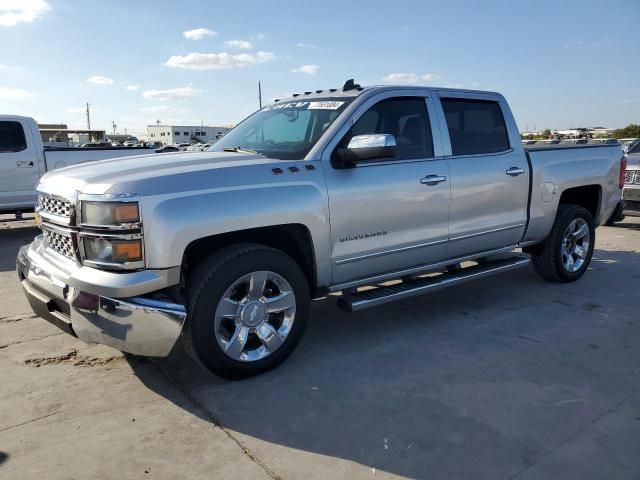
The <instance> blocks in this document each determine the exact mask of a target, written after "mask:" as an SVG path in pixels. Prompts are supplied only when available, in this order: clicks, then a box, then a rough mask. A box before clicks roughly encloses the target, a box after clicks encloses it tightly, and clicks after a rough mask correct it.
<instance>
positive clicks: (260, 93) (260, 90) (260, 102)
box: [258, 80, 262, 108]
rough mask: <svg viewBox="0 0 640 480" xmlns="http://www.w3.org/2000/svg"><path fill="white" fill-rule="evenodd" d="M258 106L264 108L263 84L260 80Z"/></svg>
mask: <svg viewBox="0 0 640 480" xmlns="http://www.w3.org/2000/svg"><path fill="white" fill-rule="evenodd" d="M258 106H259V107H260V108H262V84H261V83H260V80H258Z"/></svg>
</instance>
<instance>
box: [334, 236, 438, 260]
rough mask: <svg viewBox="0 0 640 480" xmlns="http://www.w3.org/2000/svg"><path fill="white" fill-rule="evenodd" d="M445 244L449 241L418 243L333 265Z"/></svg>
mask: <svg viewBox="0 0 640 480" xmlns="http://www.w3.org/2000/svg"><path fill="white" fill-rule="evenodd" d="M447 242H449V240H448V239H444V240H437V241H435V242H427V243H418V244H416V245H409V246H407V247H399V248H392V249H390V250H384V251H382V252H375V253H367V254H366V255H358V256H357V257H349V258H343V259H342V260H336V261H335V264H336V265H344V264H345V263H352V262H357V261H360V260H366V259H369V258H376V257H383V256H385V255H391V254H393V253H400V252H408V251H411V250H416V249H418V248H423V247H432V246H434V245H442V244H443V243H447Z"/></svg>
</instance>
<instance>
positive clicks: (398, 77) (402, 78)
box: [382, 73, 418, 83]
mask: <svg viewBox="0 0 640 480" xmlns="http://www.w3.org/2000/svg"><path fill="white" fill-rule="evenodd" d="M382 80H384V81H385V82H390V83H416V82H417V81H418V75H416V74H415V73H390V74H389V75H387V76H386V77H384V78H383V79H382Z"/></svg>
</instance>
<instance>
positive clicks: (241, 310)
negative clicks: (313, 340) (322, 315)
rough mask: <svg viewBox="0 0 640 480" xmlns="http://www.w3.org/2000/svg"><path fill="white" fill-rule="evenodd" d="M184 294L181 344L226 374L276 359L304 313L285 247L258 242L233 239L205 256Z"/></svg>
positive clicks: (305, 299) (235, 375)
mask: <svg viewBox="0 0 640 480" xmlns="http://www.w3.org/2000/svg"><path fill="white" fill-rule="evenodd" d="M188 296H189V307H188V316H187V324H186V326H185V329H184V331H183V339H184V340H185V342H186V347H187V350H188V351H189V353H190V354H191V355H192V356H194V357H195V359H196V360H198V361H199V362H200V363H201V364H202V365H203V366H204V367H205V368H207V369H208V370H209V371H211V372H212V373H214V374H216V375H218V376H220V377H223V378H227V379H231V380H236V379H241V378H246V377H250V376H253V375H257V374H259V373H262V372H265V371H267V370H270V369H272V368H274V367H276V366H278V365H279V364H280V363H282V362H283V361H284V360H285V359H286V358H287V357H288V356H289V355H290V354H291V353H292V352H293V350H294V348H295V347H296V345H297V344H298V342H299V341H300V339H301V337H302V334H303V333H304V330H305V328H306V323H307V317H308V315H309V301H310V300H309V285H308V283H307V279H306V277H305V275H304V273H303V271H302V269H301V268H300V267H299V266H298V264H297V263H296V262H295V261H294V260H293V259H292V258H291V257H289V256H288V255H286V254H285V253H283V252H281V251H279V250H275V249H272V248H268V247H264V246H261V245H254V244H246V245H236V246H232V247H227V248H224V249H222V250H220V251H219V252H217V253H215V254H213V255H212V256H210V257H209V258H208V259H206V260H205V261H204V262H203V263H202V264H201V265H200V266H198V268H197V269H196V270H195V271H194V273H193V275H191V277H190V279H189V282H188Z"/></svg>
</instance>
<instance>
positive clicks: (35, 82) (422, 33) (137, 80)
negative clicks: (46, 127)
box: [0, 0, 640, 134]
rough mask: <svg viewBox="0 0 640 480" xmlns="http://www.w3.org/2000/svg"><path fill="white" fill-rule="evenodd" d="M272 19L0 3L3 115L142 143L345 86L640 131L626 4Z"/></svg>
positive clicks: (260, 9)
mask: <svg viewBox="0 0 640 480" xmlns="http://www.w3.org/2000/svg"><path fill="white" fill-rule="evenodd" d="M271 5H272V6H269V2H266V1H264V0H263V1H242V0H235V1H231V2H230V1H224V2H214V1H195V0H193V1H188V0H181V1H179V2H178V1H168V0H166V1H164V0H160V1H159V0H154V1H151V0H136V1H133V0H130V1H116V0H113V1H111V0H110V1H104V0H100V1H93V0H82V1H80V0H78V1H71V0H64V1H56V0H48V1H44V0H0V45H2V46H3V48H2V53H1V54H0V113H12V114H21V115H29V116H33V117H35V118H36V119H37V120H38V121H40V122H42V123H44V122H64V123H68V124H69V125H70V126H76V127H82V126H84V125H85V119H84V113H83V106H84V103H85V102H87V101H88V102H89V103H90V104H91V111H92V127H99V128H105V129H108V130H111V122H112V121H115V122H116V124H117V125H118V130H120V131H122V130H124V128H127V131H128V132H134V133H138V134H141V133H144V132H145V126H146V125H147V124H149V123H153V122H155V120H158V119H159V120H161V121H162V122H163V123H179V124H196V125H197V124H200V123H201V122H204V124H205V125H223V124H229V123H236V122H238V121H239V120H241V119H242V118H244V117H245V116H246V115H248V114H249V113H251V112H252V111H253V110H255V109H256V108H257V82H258V80H261V81H262V83H263V94H264V98H265V99H266V100H268V99H271V98H274V97H279V96H283V95H285V94H287V93H290V92H295V91H304V90H315V89H319V88H328V87H335V86H339V85H342V83H343V82H344V80H346V79H347V78H350V77H354V78H355V79H356V80H357V81H359V82H360V83H362V84H384V83H393V82H399V83H411V84H416V83H418V84H428V85H441V86H455V87H465V88H477V89H482V90H484V89H486V90H496V91H499V92H501V93H503V94H504V95H505V96H506V97H507V99H508V100H509V101H510V103H511V105H512V108H513V110H514V113H515V116H516V120H517V121H518V124H519V126H520V129H521V130H524V129H525V128H529V129H532V128H533V127H534V126H535V127H537V128H538V129H541V128H545V127H550V128H562V127H570V126H595V125H603V126H610V127H619V126H624V125H626V124H628V123H631V122H635V123H640V37H639V36H638V31H639V28H640V2H639V1H638V0H619V1H615V0H612V1H609V2H603V1H598V2H591V1H566V2H556V1H536V2H526V3H525V2H519V1H503V2H502V1H489V0H487V1H483V2H480V1H446V2H445V1H434V2H428V1H406V2H404V1H400V0H398V1H394V2H389V1H375V0H371V1H368V2H365V1H363V2H358V1H355V0H354V1H351V2H346V1H344V0H341V1H329V0H324V1H321V2H313V3H311V2H303V1H300V0H297V1H288V0H287V1H278V2H277V3H276V2H272V4H271ZM186 32H190V33H186ZM8 47H11V48H8Z"/></svg>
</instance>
